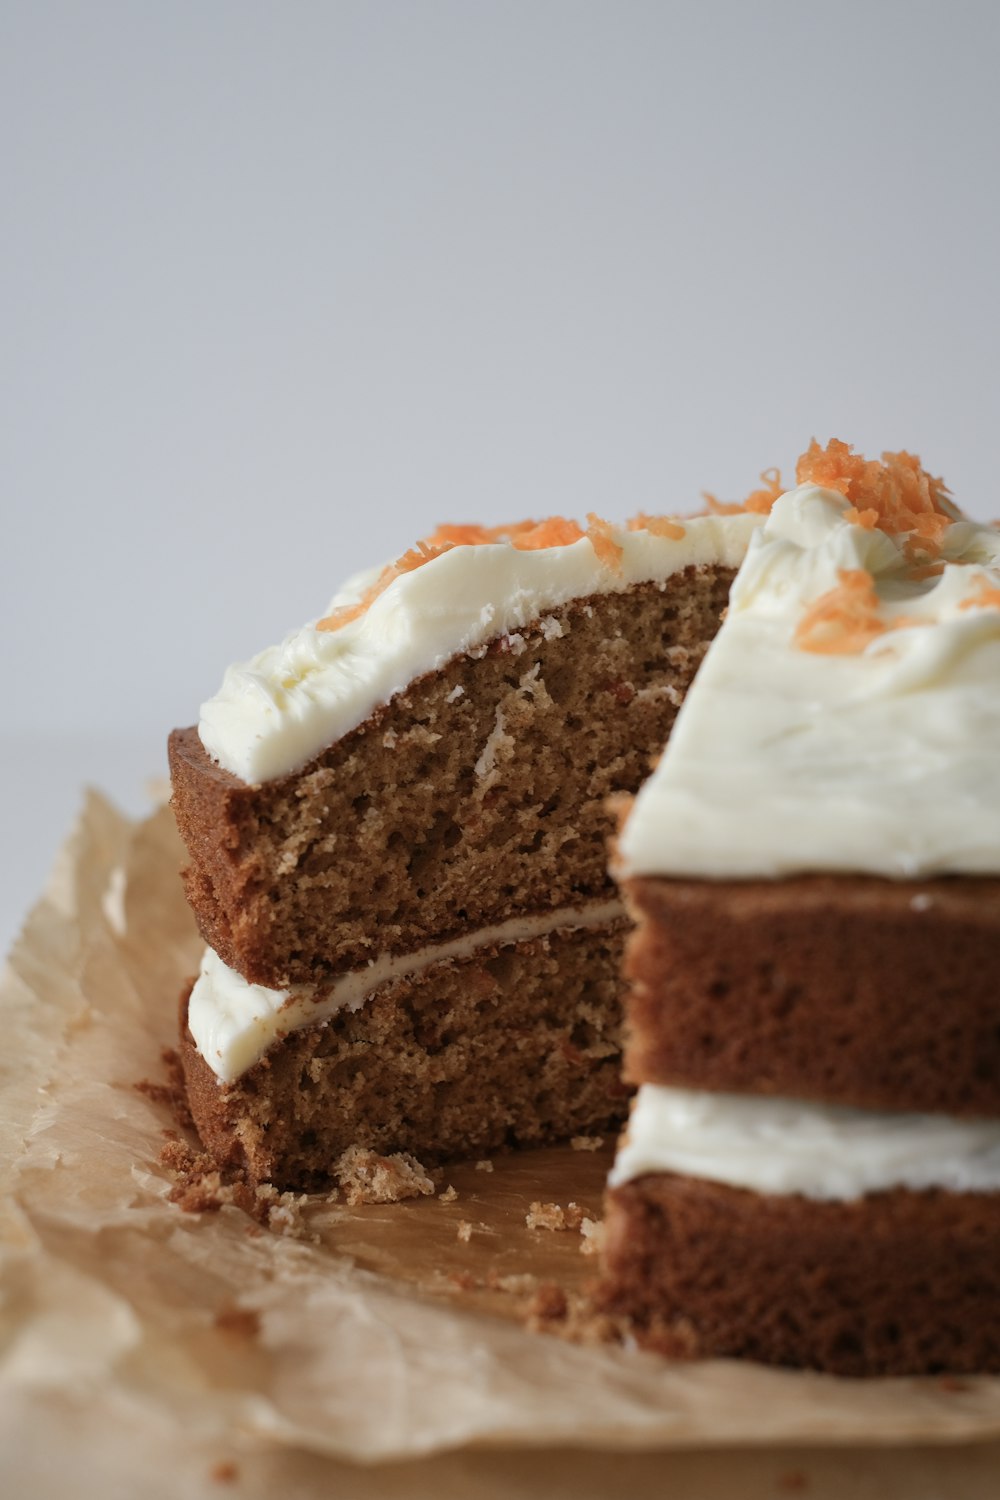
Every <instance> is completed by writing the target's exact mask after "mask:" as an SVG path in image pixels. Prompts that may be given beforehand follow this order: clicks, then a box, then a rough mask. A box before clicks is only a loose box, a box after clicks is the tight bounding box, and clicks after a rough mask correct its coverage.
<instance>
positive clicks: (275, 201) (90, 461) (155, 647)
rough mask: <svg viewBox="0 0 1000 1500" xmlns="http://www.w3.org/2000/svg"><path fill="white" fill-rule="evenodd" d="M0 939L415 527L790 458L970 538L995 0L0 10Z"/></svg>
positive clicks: (41, 3) (993, 336) (980, 462)
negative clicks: (183, 732)
mask: <svg viewBox="0 0 1000 1500" xmlns="http://www.w3.org/2000/svg"><path fill="white" fill-rule="evenodd" d="M0 23H2V36H0V140H2V142H3V147H2V163H0V172H2V181H0V190H2V197H0V223H2V233H0V260H2V267H0V270H2V282H0V285H2V297H3V321H2V335H0V382H2V390H0V398H2V404H0V465H2V472H0V496H2V505H3V521H4V526H3V543H2V548H0V557H2V562H0V567H2V577H0V611H2V619H0V627H2V638H3V640H4V641H5V643H6V650H5V652H4V658H3V659H4V683H3V692H2V693H0V754H2V756H3V758H4V765H3V767H2V769H3V771H4V774H3V776H2V777H0V787H2V791H3V802H2V804H0V812H2V815H3V828H2V830H0V832H2V835H3V849H4V855H3V860H4V871H3V880H4V884H3V887H2V890H0V918H2V919H3V922H4V923H5V926H4V929H3V931H2V932H0V937H2V936H5V935H6V933H7V932H9V930H10V927H11V926H12V925H13V922H14V918H15V916H16V914H17V911H18V910H19V909H20V908H21V907H23V906H24V905H25V904H26V903H27V901H28V899H29V897H30V895H31V894H32V889H33V887H34V885H35V884H36V883H37V881H38V880H39V879H40V877H41V874H42V872H43V870H44V868H45V865H46V864H47V862H48V859H49V856H50V854H51V851H52V848H53V847H54V844H55V842H56V840H57V837H58V834H59V831H60V828H61V826H62V824H63V823H64V822H65V821H66V819H67V818H68V817H69V816H70V814H71V812H72V809H73V806H74V803H75V802H76V799H77V788H78V784H79V782H80V781H81V780H82V779H83V778H85V777H86V778H89V779H91V780H97V781H98V782H99V783H103V784H104V785H106V786H107V787H109V788H110V789H111V790H112V791H113V792H114V793H115V794H116V795H117V796H118V797H119V798H120V799H121V800H124V801H125V802H126V803H129V804H130V805H137V803H138V800H139V798H140V790H139V789H140V785H141V781H142V779H143V777H144V776H145V775H146V774H147V773H149V774H156V773H158V772H160V771H161V770H162V749H161V745H162V739H163V736H164V734H165V732H166V730H167V729H168V728H169V727H170V726H171V725H173V724H175V723H189V722H191V721H192V720H193V719H194V718H195V717H196V715H197V708H198V704H199V702H200V700H201V699H202V698H203V697H204V696H206V695H207V694H208V693H210V692H212V691H214V688H215V686H216V685H217V682H218V679H219V677H220V675H221V672H222V669H223V667H224V666H225V664H226V662H228V661H229V660H230V659H232V658H234V657H237V656H245V655H248V654H250V653H251V652H252V651H253V650H254V649H256V648H257V647H259V646H261V645H263V644H266V643H267V642H269V641H270V640H272V639H276V638H277V637H279V636H280V635H282V634H283V633H284V631H285V630H286V629H288V628H289V627H291V626H292V625H295V624H297V623H299V622H300V621H301V620H302V619H304V618H306V617H307V616H309V615H311V614H314V613H315V612H316V611H317V610H319V609H322V608H323V606H324V605H325V604H326V602H327V599H328V597H329V595H330V594H331V593H332V591H333V589H334V587H335V585H336V584H337V583H338V581H339V580H340V578H341V577H342V576H343V575H344V574H345V573H346V572H348V571H351V570H353V569H354V568H356V567H358V566H360V565H363V564H365V563H368V562H371V561H373V560H376V561H377V560H381V559H382V558H383V557H384V556H386V555H387V554H394V553H396V552H398V551H400V550H402V549H403V548H404V547H405V546H407V545H408V544H409V543H410V542H411V541H412V540H413V539H414V538H415V537H416V536H418V535H420V534H421V533H422V532H425V531H426V530H428V529H429V528H430V527H431V526H432V525H433V524H434V523H435V522H436V521H438V520H442V519H461V518H466V517H467V518H470V519H483V520H493V519H499V518H502V517H509V516H518V517H520V516H523V515H529V514H538V513H542V514H546V513H549V512H551V511H555V510H558V511H562V512H565V513H570V514H573V513H575V514H582V513H583V512H585V511H587V510H591V509H594V510H598V511H601V512H603V513H604V514H606V515H609V516H622V515H625V514H628V513H630V512H632V511H634V510H636V509H639V508H642V509H646V510H655V509H657V508H665V507H678V508H682V509H683V508H686V507H693V506H696V505H697V504H698V495H699V491H700V490H701V489H702V488H703V487H707V488H709V489H712V490H713V491H715V492H716V493H718V494H720V495H722V496H732V497H737V496H739V495H742V494H743V493H745V492H746V491H747V490H748V489H749V488H750V487H751V486H752V484H753V482H754V480H755V477H756V475H757V473H758V471H759V470H760V469H761V468H762V467H764V466H765V465H770V464H774V463H777V464H780V465H784V466H785V468H786V471H787V470H788V468H789V467H790V466H791V464H792V462H793V460H794V457H795V455H796V454H797V452H798V451H799V450H800V449H801V448H802V447H803V446H804V444H805V442H806V441H807V440H808V438H809V437H810V436H811V435H812V434H814V433H815V434H816V435H818V436H820V437H821V438H826V437H829V436H831V435H835V436H840V437H844V438H846V439H848V440H849V441H854V442H855V443H857V444H858V445H859V446H860V447H861V448H863V449H865V450H867V451H870V452H877V451H878V450H880V449H881V448H884V447H910V448H913V449H915V450H916V451H918V452H919V453H921V454H922V456H923V457H924V459H925V462H926V463H927V464H928V466H929V467H930V468H932V469H933V470H934V471H935V472H936V473H942V474H944V475H945V476H946V478H947V479H948V480H949V482H950V484H951V486H952V489H953V491H954V492H955V495H956V498H958V499H959V501H960V502H962V503H964V504H965V505H966V506H967V507H968V509H970V510H971V511H972V512H973V513H974V514H979V515H984V516H985V515H991V514H994V513H997V512H1000V499H998V497H997V495H996V488H997V486H996V481H995V478H994V470H995V456H994V443H995V433H996V430H997V425H998V424H997V415H998V395H1000V377H998V357H997V346H998V333H1000V326H998V325H1000V320H998V304H997V291H996V287H997V276H998V266H1000V197H998V191H997V162H998V147H1000V128H998V127H1000V90H998V87H997V83H996V78H997V73H998V68H1000V4H997V3H995V0H982V3H975V0H936V3H927V0H840V3H837V4H830V3H809V0H689V3H670V0H659V3H647V0H601V3H593V0H358V3H348V0H322V3H320V0H296V3H295V4H288V3H286V0H271V3H261V0H210V3H208V4H204V3H201V0H171V3H169V4H159V5H157V4H149V3H145V0H131V3H110V0H89V3H88V4H85V5H84V4H80V3H78V0H21V3H17V0H3V3H0Z"/></svg>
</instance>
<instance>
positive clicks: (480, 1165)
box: [476, 1160, 493, 1172]
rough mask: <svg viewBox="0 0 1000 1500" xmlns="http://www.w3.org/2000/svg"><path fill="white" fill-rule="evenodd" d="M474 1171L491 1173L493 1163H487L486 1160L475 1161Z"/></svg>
mask: <svg viewBox="0 0 1000 1500" xmlns="http://www.w3.org/2000/svg"><path fill="white" fill-rule="evenodd" d="M476 1171H477V1172H492V1171H493V1163H492V1162H491V1161H489V1160H486V1161H477V1162H476Z"/></svg>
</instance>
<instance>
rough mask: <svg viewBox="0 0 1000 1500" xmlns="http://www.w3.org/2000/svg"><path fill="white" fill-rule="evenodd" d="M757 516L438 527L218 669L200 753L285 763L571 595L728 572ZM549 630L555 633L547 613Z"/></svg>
mask: <svg viewBox="0 0 1000 1500" xmlns="http://www.w3.org/2000/svg"><path fill="white" fill-rule="evenodd" d="M760 524H761V516H760V515H759V514H754V513H751V512H747V511H744V510H742V509H741V510H739V513H738V514H732V515H729V514H726V515H707V516H698V517H694V518H693V519H690V520H684V521H678V520H676V519H673V518H669V517H650V516H639V517H636V518H635V520H634V521H631V522H628V523H627V524H626V525H625V526H622V527H618V526H615V525H612V524H611V523H609V522H607V521H603V520H601V519H600V518H599V517H597V516H589V517H588V523H587V527H586V528H583V527H581V526H579V525H578V524H577V523H576V522H575V521H568V520H564V519H563V518H561V517H555V518H552V519H550V520H548V521H543V522H534V521H522V522H516V523H513V524H511V525H508V526H498V527H494V528H488V527H481V526H442V527H439V528H438V530H437V531H436V532H435V533H434V534H433V535H432V536H431V537H428V538H427V539H426V540H425V541H422V542H419V543H418V544H417V546H416V547H415V548H413V549H412V550H411V551H409V552H407V553H404V554H403V556H402V557H400V558H398V559H397V560H396V561H395V562H394V563H391V564H390V565H389V566H388V567H387V568H381V569H374V570H372V571H371V572H369V573H365V574H361V575H359V576H358V577H356V578H354V579H352V580H351V581H350V583H348V584H347V585H345V587H344V588H343V589H341V591H340V592H339V593H338V594H337V595H336V596H335V598H334V599H333V601H332V602H331V604H330V606H329V608H328V609H327V611H326V613H325V614H324V615H323V616H322V617H321V618H320V619H318V620H316V621H314V622H313V623H312V624H309V625H305V626H303V627H302V628H301V629H300V630H296V631H294V632H293V633H292V634H291V635H290V636H288V637H287V638H286V639H285V640H284V641H283V642H282V643H281V644H280V645H278V646H271V647H268V648H267V649H266V650H264V651H261V652H259V653H258V655H257V656H255V657H254V658H253V659H252V660H251V661H249V662H245V663H238V664H237V665H235V666H232V667H230V668H228V670H227V672H226V674H225V678H224V679H223V683H222V687H221V688H220V690H219V692H218V693H216V695H215V696H214V697H213V698H211V699H209V701H208V702H207V703H205V704H204V705H203V706H202V710H201V720H200V723H199V726H198V731H199V735H200V737H201V742H202V744H203V745H204V747H205V749H206V751H207V752H208V754H209V755H210V756H211V757H212V758H213V759H214V760H215V761H217V762H218V764H219V765H221V766H222V767H223V768H224V769H225V770H227V771H230V772H232V773H233V774H234V775H235V776H238V777H239V778H240V779H241V780H242V781H245V782H250V783H255V782H262V781H269V780H271V779H273V778H274V777H277V776H282V775H285V774H286V773H289V772H292V771H295V770H297V769H298V768H299V767H300V766H302V765H304V764H305V763H306V762H307V761H308V760H310V759H311V758H312V757H313V756H314V755H316V754H318V753H319V752H320V751H321V750H323V749H324V748H325V747H326V746H327V745H330V744H333V743H334V742H335V741H336V740H338V739H340V738H341V737H342V736H343V735H345V734H348V733H349V732H350V731H351V730H352V729H355V728H356V727H357V726H358V725H359V724H362V723H363V722H364V721H365V720H366V719H367V718H368V717H369V715H370V714H371V713H372V712H373V711H374V710H375V709H376V708H379V707H380V706H381V705H382V704H385V703H388V701H389V700H390V699H391V698H392V697H393V696H394V695H395V694H396V693H398V692H401V691H402V690H403V689H404V688H406V687H407V686H408V685H409V684H410V683H411V682H413V681H415V680H416V678H418V677H421V676H423V675H424V673H426V672H433V671H436V670H437V669H438V668H440V667H441V666H443V665H444V663H445V662H446V661H448V660H449V659H450V658H451V657H453V656H456V655H458V654H460V653H462V652H472V651H476V650H479V649H482V648H485V647H486V646H487V645H488V643H489V642H490V641H491V640H494V639H496V638H497V637H499V636H504V635H510V634H512V633H516V632H517V631H521V630H524V629H525V628H527V627H528V626H531V625H532V624H534V623H535V622H537V621H539V620H541V621H542V622H543V626H544V622H545V620H546V618H547V617H548V616H549V615H550V614H551V612H552V611H553V610H556V609H558V608H560V607H561V606H562V605H564V604H567V603H569V601H570V600H572V599H585V598H588V597H591V596H593V595H597V594H608V593H616V592H620V591H623V590H625V589H627V588H629V587H630V586H632V585H633V584H637V583H645V582H649V581H656V582H662V581H664V580H665V579H667V578H669V577H670V576H671V575H672V574H674V573H677V572H680V571H681V570H682V569H684V568H686V567H689V566H692V565H699V564H718V565H720V566H723V567H729V568H735V567H736V566H737V565H738V564H739V562H740V561H741V559H742V557H743V555H744V553H745V551H746V547H747V543H748V541H749V538H750V536H751V534H752V532H753V531H754V529H755V528H756V527H757V526H759V525H760ZM551 628H552V629H553V630H556V631H558V629H559V626H558V622H557V621H552V624H551Z"/></svg>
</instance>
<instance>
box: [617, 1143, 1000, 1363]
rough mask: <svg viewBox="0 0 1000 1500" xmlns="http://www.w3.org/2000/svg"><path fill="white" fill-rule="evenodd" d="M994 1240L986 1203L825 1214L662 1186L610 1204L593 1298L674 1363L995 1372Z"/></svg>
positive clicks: (954, 1199) (837, 1206) (895, 1205)
mask: <svg viewBox="0 0 1000 1500" xmlns="http://www.w3.org/2000/svg"><path fill="white" fill-rule="evenodd" d="M998 1243H1000V1194H997V1193H949V1192H945V1191H936V1192H935V1191H929V1192H922V1193H914V1192H907V1191H905V1190H903V1189H897V1190H895V1191H892V1192H886V1193H878V1194H875V1195H869V1196H867V1197H865V1198H860V1199H856V1200H855V1201H853V1202H846V1203H843V1202H832V1203H825V1202H815V1201H812V1200H809V1199H806V1198H803V1197H800V1196H794V1195H789V1196H785V1195H779V1194H761V1193H753V1192H745V1191H741V1190H740V1189H737V1188H732V1187H727V1186H725V1185H724V1184H720V1183H715V1182H704V1181H700V1180H698V1179H697V1178H692V1177H681V1176H676V1175H673V1174H669V1173H662V1174H656V1175H653V1176H648V1177H640V1178H637V1179H636V1180H635V1181H633V1182H629V1183H627V1184H625V1185H624V1186H622V1187H618V1188H613V1189H612V1190H611V1192H610V1193H609V1195H608V1202H607V1209H606V1231H605V1241H604V1244H605V1252H604V1254H605V1265H606V1268H607V1277H606V1280H605V1284H604V1293H603V1301H604V1306H605V1307H606V1308H607V1309H608V1310H609V1311H612V1312H615V1313H616V1314H623V1313H624V1314H627V1315H628V1317H629V1318H630V1319H631V1320H632V1324H633V1327H634V1329H635V1331H636V1333H637V1334H638V1336H639V1338H640V1340H641V1342H642V1343H643V1344H644V1345H645V1346H646V1347H647V1348H650V1349H655V1350H657V1351H658V1352H659V1353H661V1354H667V1355H671V1356H674V1357H675V1358H676V1357H682V1358H691V1357H705V1356H716V1357H718V1356H723V1357H736V1358H741V1359H755V1360H761V1361H763V1362H764V1363H766V1364H776V1365H811V1366H815V1367H818V1368H820V1369H823V1370H827V1371H829V1372H831V1373H832V1374H836V1375H854V1376H857V1375H915V1374H935V1373H938V1372H941V1371H948V1370H950V1371H972V1370H983V1371H985V1370H989V1371H997V1370H1000V1260H998V1257H997V1253H996V1251H997V1245H998Z"/></svg>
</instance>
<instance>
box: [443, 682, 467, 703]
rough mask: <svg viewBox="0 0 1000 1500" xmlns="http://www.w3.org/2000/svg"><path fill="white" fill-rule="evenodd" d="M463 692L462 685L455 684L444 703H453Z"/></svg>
mask: <svg viewBox="0 0 1000 1500" xmlns="http://www.w3.org/2000/svg"><path fill="white" fill-rule="evenodd" d="M464 692H465V688H464V687H463V686H462V684H461V683H460V682H456V684H455V686H454V687H453V688H452V690H451V692H450V693H449V694H448V696H447V697H446V698H445V700H444V701H445V702H446V703H454V702H455V701H456V699H458V698H461V696H462V694H463V693H464Z"/></svg>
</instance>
